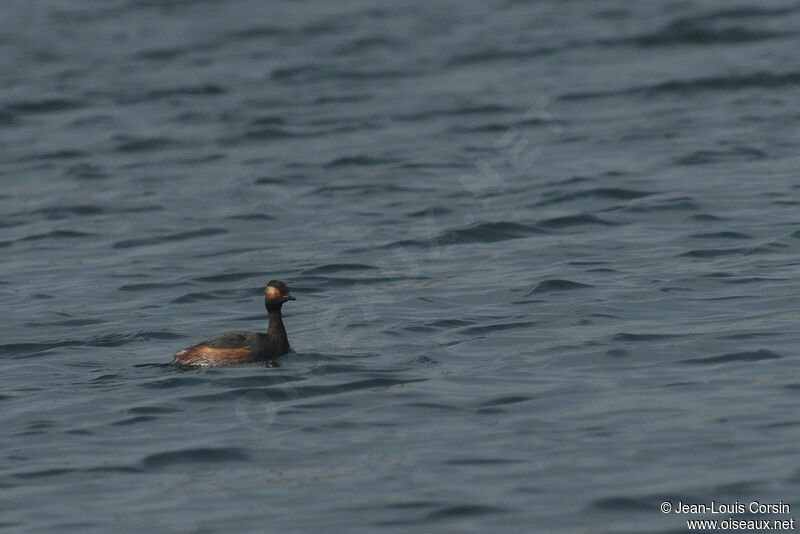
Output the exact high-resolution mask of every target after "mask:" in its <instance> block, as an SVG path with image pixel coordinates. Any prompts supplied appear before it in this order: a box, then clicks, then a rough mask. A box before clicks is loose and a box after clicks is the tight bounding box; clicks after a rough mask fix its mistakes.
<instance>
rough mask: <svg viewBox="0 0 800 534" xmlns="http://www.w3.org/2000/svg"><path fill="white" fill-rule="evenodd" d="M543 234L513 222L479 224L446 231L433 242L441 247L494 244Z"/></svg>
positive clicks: (529, 226)
mask: <svg viewBox="0 0 800 534" xmlns="http://www.w3.org/2000/svg"><path fill="white" fill-rule="evenodd" d="M542 233H544V231H543V230H541V229H540V228H537V227H536V226H531V225H529V224H522V223H513V222H491V223H480V224H475V225H472V226H468V227H466V228H460V229H458V230H448V231H447V232H444V233H442V234H440V235H439V236H438V237H436V238H435V239H434V240H432V241H433V242H436V243H439V244H442V245H452V244H465V243H494V242H497V241H506V240H509V239H520V238H523V237H530V236H532V235H536V234H542Z"/></svg>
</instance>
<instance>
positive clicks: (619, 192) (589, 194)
mask: <svg viewBox="0 0 800 534" xmlns="http://www.w3.org/2000/svg"><path fill="white" fill-rule="evenodd" d="M652 194H653V193H651V192H648V191H635V190H633V189H622V188H615V187H598V188H595V189H587V190H585V191H578V192H575V193H569V194H566V195H561V196H557V197H553V198H549V199H547V200H543V201H542V202H539V203H537V204H534V205H533V206H546V205H548V204H558V203H560V202H569V201H572V200H579V199H586V198H596V199H609V200H635V199H637V198H642V197H646V196H649V195H652Z"/></svg>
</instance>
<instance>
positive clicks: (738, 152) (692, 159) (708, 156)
mask: <svg viewBox="0 0 800 534" xmlns="http://www.w3.org/2000/svg"><path fill="white" fill-rule="evenodd" d="M766 157H767V153H766V152H764V151H762V150H758V149H757V148H751V147H746V146H740V147H734V148H732V149H730V150H697V151H695V152H692V153H691V154H689V155H688V156H684V157H682V158H678V159H677V160H675V164H676V165H707V164H711V163H725V162H729V161H738V160H745V161H751V160H760V159H764V158H766Z"/></svg>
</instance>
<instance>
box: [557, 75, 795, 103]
mask: <svg viewBox="0 0 800 534" xmlns="http://www.w3.org/2000/svg"><path fill="white" fill-rule="evenodd" d="M795 85H800V72H786V73H772V72H754V73H752V74H746V75H742V76H712V77H706V78H694V79H689V80H672V81H668V82H663V83H658V84H654V85H641V86H638V87H632V88H629V89H620V90H616V91H593V92H584V93H565V94H563V95H561V96H560V97H559V98H560V99H561V100H589V99H596V98H607V97H614V96H629V95H642V96H648V97H656V96H661V95H669V94H693V93H698V92H704V91H726V92H727V91H732V90H736V89H752V88H755V89H778V88H783V87H792V86H795Z"/></svg>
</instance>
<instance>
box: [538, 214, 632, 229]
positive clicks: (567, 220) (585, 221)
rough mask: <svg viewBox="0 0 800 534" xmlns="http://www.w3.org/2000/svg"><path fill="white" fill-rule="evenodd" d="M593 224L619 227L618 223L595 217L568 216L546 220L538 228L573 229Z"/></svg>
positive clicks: (584, 215)
mask: <svg viewBox="0 0 800 534" xmlns="http://www.w3.org/2000/svg"><path fill="white" fill-rule="evenodd" d="M591 224H599V225H603V226H618V223H615V222H611V221H606V220H604V219H600V218H598V217H595V216H594V215H588V214H584V213H581V214H578V215H567V216H564V217H553V218H552V219H545V220H543V221H539V223H538V226H540V227H542V228H548V229H553V228H558V229H560V228H571V227H573V226H585V225H591Z"/></svg>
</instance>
